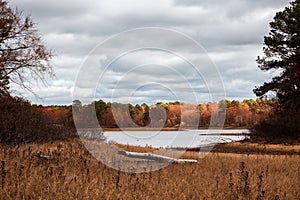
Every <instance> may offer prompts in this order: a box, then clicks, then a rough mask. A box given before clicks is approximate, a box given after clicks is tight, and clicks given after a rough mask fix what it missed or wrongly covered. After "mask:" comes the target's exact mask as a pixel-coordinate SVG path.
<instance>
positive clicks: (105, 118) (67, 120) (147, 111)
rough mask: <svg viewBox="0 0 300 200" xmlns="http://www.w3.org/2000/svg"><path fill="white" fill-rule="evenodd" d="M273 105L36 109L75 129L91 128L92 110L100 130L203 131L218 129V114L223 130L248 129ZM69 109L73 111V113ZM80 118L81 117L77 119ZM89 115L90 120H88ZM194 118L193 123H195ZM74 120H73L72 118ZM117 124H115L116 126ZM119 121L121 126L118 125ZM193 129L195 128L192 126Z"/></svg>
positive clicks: (250, 102)
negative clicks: (221, 117)
mask: <svg viewBox="0 0 300 200" xmlns="http://www.w3.org/2000/svg"><path fill="white" fill-rule="evenodd" d="M275 104H276V101H275V100H267V99H262V98H258V99H256V100H253V99H247V100H243V101H242V102H239V101H236V100H222V101H219V102H215V103H213V102H209V103H204V104H185V103H180V102H169V103H162V102H158V103H156V104H154V105H147V104H145V103H143V104H141V105H140V104H136V105H132V104H121V103H111V102H107V103H106V102H104V101H103V100H99V101H94V102H93V103H91V104H87V105H82V103H81V102H80V101H79V100H76V101H74V102H73V106H71V105H69V106H55V105H54V106H46V107H43V106H41V105H40V106H36V105H35V107H37V108H38V109H39V110H40V111H42V112H44V113H45V114H46V115H47V116H49V117H50V118H51V119H52V120H53V121H54V122H55V123H57V124H63V125H69V126H72V125H73V120H76V125H78V126H79V127H80V126H82V127H91V128H92V127H93V123H91V122H92V121H93V119H91V117H93V116H92V115H91V116H90V115H87V114H85V113H87V112H91V110H94V111H95V113H96V117H97V121H98V123H99V124H100V126H101V127H105V128H117V127H119V126H122V127H150V128H151V127H152V128H158V127H165V128H167V127H175V128H176V127H179V126H181V127H191V128H207V127H209V126H216V127H217V126H222V125H223V124H216V123H215V124H214V120H212V117H213V116H216V115H218V114H219V113H220V112H224V113H225V120H224V127H233V128H234V127H245V128H249V127H252V126H253V125H255V124H258V123H259V122H260V121H262V120H266V119H267V118H268V116H269V114H270V113H271V111H272V107H273V106H274V105H275ZM73 109H77V110H76V112H75V113H77V114H74V115H73V113H72V110H73ZM80 115H81V116H84V117H80ZM89 116H90V117H89ZM195 116H197V118H196V119H197V120H198V121H197V122H195ZM73 117H74V119H73ZM118 122H119V123H118ZM120 122H121V124H120ZM195 126H196V127H195Z"/></svg>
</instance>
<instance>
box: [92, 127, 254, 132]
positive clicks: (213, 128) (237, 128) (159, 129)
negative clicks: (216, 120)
mask: <svg viewBox="0 0 300 200" xmlns="http://www.w3.org/2000/svg"><path fill="white" fill-rule="evenodd" d="M91 129H92V128H91ZM101 129H102V131H107V132H108V131H123V130H124V131H185V130H245V129H247V130H249V129H250V128H249V127H223V128H220V127H200V128H194V127H182V128H179V127H167V128H145V127H126V128H111V127H101Z"/></svg>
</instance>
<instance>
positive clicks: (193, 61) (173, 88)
mask: <svg viewBox="0 0 300 200" xmlns="http://www.w3.org/2000/svg"><path fill="white" fill-rule="evenodd" d="M288 3H289V1H287V0H263V1H261V0H251V1H250V0H226V1H225V0H209V1H203V0H197V1H196V0H163V1H158V0H152V1H149V0H139V1H133V0H109V1H108V0H107V1H104V0H86V1H71V0H59V1H57V0H52V1H40V0H22V1H21V0H11V1H10V5H11V6H16V7H18V8H19V9H21V10H23V12H24V14H26V15H30V16H31V18H32V19H33V21H34V22H36V24H37V29H38V30H39V33H40V34H41V36H42V38H43V42H44V44H45V45H46V46H47V47H48V48H49V49H52V50H53V52H54V55H55V56H54V58H53V59H52V61H51V62H52V65H53V68H54V71H55V73H56V76H55V77H54V78H53V79H48V81H47V82H48V84H47V85H46V86H45V85H43V84H37V83H36V82H34V81H33V82H32V83H33V84H32V86H31V87H32V89H33V91H34V92H35V93H36V94H37V95H38V96H39V98H37V97H36V96H34V95H33V94H31V93H28V92H26V91H22V90H19V91H18V92H19V93H20V94H22V95H23V96H25V98H28V99H29V100H30V101H31V102H32V103H35V104H43V105H54V104H55V105H70V104H71V103H72V100H73V99H80V100H82V101H83V102H86V103H88V102H89V101H92V100H97V99H103V100H105V101H116V102H123V103H127V102H130V103H144V102H145V103H148V104H152V103H156V102H159V101H162V102H165V101H166V102H168V101H176V100H179V101H184V102H187V103H196V102H197V103H204V102H209V101H215V100H218V99H222V98H227V99H236V100H243V99H249V98H255V96H254V94H253V92H252V90H253V89H254V87H255V86H259V85H261V84H263V82H265V81H267V80H270V79H271V77H272V76H273V75H274V74H273V73H275V72H262V71H261V70H260V69H259V68H258V67H257V63H256V61H255V60H256V58H257V56H261V55H263V54H262V53H263V52H262V47H263V37H264V36H265V35H267V34H268V32H269V22H270V21H272V19H273V17H274V15H275V13H276V12H278V11H281V10H283V9H284V7H285V6H286V5H288ZM149 27H150V28H149Z"/></svg>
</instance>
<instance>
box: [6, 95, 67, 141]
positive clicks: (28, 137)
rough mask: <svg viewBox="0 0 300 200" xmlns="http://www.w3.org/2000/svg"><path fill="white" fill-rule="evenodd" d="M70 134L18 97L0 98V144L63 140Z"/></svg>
mask: <svg viewBox="0 0 300 200" xmlns="http://www.w3.org/2000/svg"><path fill="white" fill-rule="evenodd" d="M66 133H70V131H68V130H67V129H66V128H65V127H63V126H60V125H56V124H54V123H53V121H52V120H51V119H50V118H49V116H47V115H46V114H44V113H42V112H40V111H39V110H38V109H37V108H35V107H32V106H31V104H30V103H29V102H28V101H26V100H24V99H22V98H19V97H11V96H9V95H1V96H0V142H1V143H12V144H19V143H30V142H47V141H52V140H55V139H63V138H64V137H65V136H66Z"/></svg>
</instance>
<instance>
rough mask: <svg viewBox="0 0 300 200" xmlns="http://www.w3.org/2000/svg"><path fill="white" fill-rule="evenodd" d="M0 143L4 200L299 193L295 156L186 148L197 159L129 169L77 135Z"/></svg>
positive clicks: (239, 196) (298, 166)
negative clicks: (97, 153)
mask: <svg viewBox="0 0 300 200" xmlns="http://www.w3.org/2000/svg"><path fill="white" fill-rule="evenodd" d="M0 148H1V149H0V198H1V199H5V200H9V199H299V197H300V159H299V158H300V156H299V155H257V154H253V155H252V154H250V155H247V154H232V153H210V154H209V155H208V156H206V157H205V158H203V159H199V158H198V153H197V152H187V153H185V154H184V156H183V157H185V158H196V159H199V161H198V163H197V164H171V165H169V166H168V167H166V168H163V169H160V170H158V171H154V172H148V173H139V174H135V173H125V172H120V171H117V170H114V169H111V168H109V167H107V166H106V165H104V164H102V163H100V162H98V161H97V160H96V159H95V158H93V157H92V156H91V155H90V153H89V152H88V151H87V150H86V149H85V148H84V146H83V144H82V143H81V142H80V140H79V139H72V140H69V141H64V142H58V141H57V142H53V143H52V144H50V143H48V144H28V145H22V146H14V147H13V146H8V145H3V144H2V145H1V147H0ZM122 148H123V149H126V148H127V149H126V150H133V149H130V148H131V147H129V146H127V147H125V146H123V147H122ZM134 149H135V150H136V151H149V150H153V149H150V148H148V150H145V149H142V148H140V149H138V147H134ZM44 155H46V156H49V157H44Z"/></svg>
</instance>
